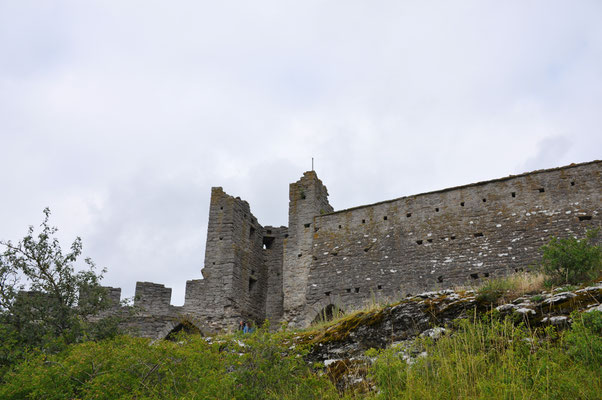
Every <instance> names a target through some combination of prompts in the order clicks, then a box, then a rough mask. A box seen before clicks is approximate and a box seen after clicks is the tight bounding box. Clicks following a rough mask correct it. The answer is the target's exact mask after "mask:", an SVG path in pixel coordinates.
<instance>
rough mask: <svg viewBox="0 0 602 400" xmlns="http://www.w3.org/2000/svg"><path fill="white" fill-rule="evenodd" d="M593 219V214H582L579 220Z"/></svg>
mask: <svg viewBox="0 0 602 400" xmlns="http://www.w3.org/2000/svg"><path fill="white" fill-rule="evenodd" d="M591 219H592V216H591V215H581V216H579V221H590V220H591Z"/></svg>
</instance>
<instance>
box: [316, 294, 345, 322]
mask: <svg viewBox="0 0 602 400" xmlns="http://www.w3.org/2000/svg"><path fill="white" fill-rule="evenodd" d="M344 314H345V310H344V309H343V308H342V307H341V305H340V304H338V303H335V302H332V301H329V299H325V300H323V301H321V302H318V303H317V304H315V305H314V306H313V307H312V308H311V312H310V313H308V319H307V321H308V322H309V324H315V323H318V322H322V321H330V320H332V319H334V318H338V317H340V316H342V315H344Z"/></svg>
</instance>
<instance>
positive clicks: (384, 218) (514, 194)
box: [306, 181, 591, 229]
mask: <svg viewBox="0 0 602 400" xmlns="http://www.w3.org/2000/svg"><path fill="white" fill-rule="evenodd" d="M571 186H575V182H574V181H571ZM537 190H538V191H539V193H545V191H546V190H545V188H542V187H541V188H539V189H537ZM510 195H511V196H512V197H516V192H511V193H510ZM482 201H483V203H487V198H486V197H484V198H483V199H482ZM465 204H466V203H465V202H464V201H462V202H460V207H464V206H465ZM435 212H439V207H435ZM411 216H412V213H410V212H409V213H407V214H406V218H410V217H411ZM387 219H388V217H387V216H386V215H385V216H384V217H383V221H387ZM590 219H591V217H590ZM365 223H366V220H365V219H362V224H365ZM308 225H309V224H306V228H307V227H308ZM342 228H343V226H342V225H339V229H342Z"/></svg>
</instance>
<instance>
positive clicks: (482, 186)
mask: <svg viewBox="0 0 602 400" xmlns="http://www.w3.org/2000/svg"><path fill="white" fill-rule="evenodd" d="M601 169H602V168H601V163H600V162H599V161H595V162H591V163H584V164H580V165H572V166H568V167H562V168H557V169H552V170H545V171H539V172H537V171H536V172H533V173H528V174H523V175H518V176H513V177H512V176H511V177H508V178H503V179H497V180H493V181H488V182H481V183H477V184H472V185H467V186H462V187H457V188H451V189H446V190H441V191H437V192H431V193H425V194H419V195H414V196H408V197H402V198H399V199H395V200H391V201H385V202H381V203H377V204H373V205H368V206H362V207H357V208H353V209H349V210H342V211H338V212H334V213H330V214H327V215H320V214H319V213H316V217H315V218H314V219H313V221H312V222H313V223H314V224H315V227H314V229H311V234H312V235H313V237H312V241H313V244H312V248H311V265H310V269H309V273H308V275H307V285H306V292H305V296H306V301H307V307H306V309H305V312H304V315H305V316H304V321H303V324H307V323H308V322H311V319H313V318H314V316H315V315H316V313H317V312H318V311H319V310H320V309H321V308H323V307H324V306H326V305H328V304H332V303H337V304H340V305H341V306H342V307H343V308H347V309H349V308H357V307H359V306H361V305H363V304H364V303H365V302H367V301H371V299H381V298H387V297H391V298H392V297H399V296H400V295H402V296H403V295H406V294H410V293H413V294H415V293H417V292H418V291H423V290H427V289H434V288H445V287H450V286H452V285H455V284H462V283H466V282H471V281H477V280H481V279H483V278H486V277H492V276H497V275H504V274H508V273H510V272H514V271H519V270H522V269H525V268H528V267H529V266H530V265H532V264H533V263H535V262H536V261H537V260H538V255H539V248H540V247H541V245H543V244H544V243H545V242H546V241H547V240H548V239H549V237H550V236H552V235H556V236H568V235H575V236H583V235H584V233H585V230H586V229H588V228H593V227H600V226H601V220H600V197H601V192H602V190H601V189H602V182H601ZM291 228H292V225H291ZM290 231H291V234H292V232H297V231H298V229H290ZM300 233H301V234H303V233H305V232H300ZM305 250H307V249H305ZM285 293H286V295H288V293H287V292H286V286H285ZM285 303H286V296H285Z"/></svg>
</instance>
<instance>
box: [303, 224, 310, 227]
mask: <svg viewBox="0 0 602 400" xmlns="http://www.w3.org/2000/svg"><path fill="white" fill-rule="evenodd" d="M303 226H304V227H306V228H309V227H310V226H311V224H305V225H303Z"/></svg>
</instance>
